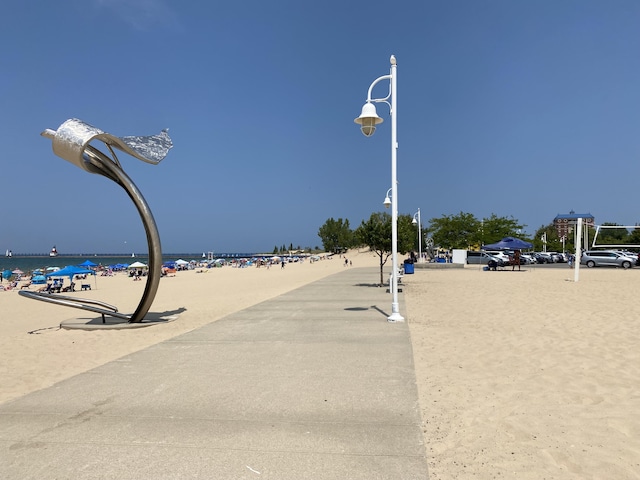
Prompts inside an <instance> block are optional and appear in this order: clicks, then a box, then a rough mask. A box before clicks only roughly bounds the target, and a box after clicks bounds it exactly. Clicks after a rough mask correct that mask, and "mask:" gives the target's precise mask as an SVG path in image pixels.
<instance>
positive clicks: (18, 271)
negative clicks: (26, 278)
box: [11, 268, 24, 275]
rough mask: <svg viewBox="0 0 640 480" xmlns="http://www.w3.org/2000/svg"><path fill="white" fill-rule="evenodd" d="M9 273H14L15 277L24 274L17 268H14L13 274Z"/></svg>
mask: <svg viewBox="0 0 640 480" xmlns="http://www.w3.org/2000/svg"><path fill="white" fill-rule="evenodd" d="M11 273H15V274H16V275H22V274H23V273H24V272H23V271H22V270H20V269H19V268H16V269H15V270H14V271H13V272H11Z"/></svg>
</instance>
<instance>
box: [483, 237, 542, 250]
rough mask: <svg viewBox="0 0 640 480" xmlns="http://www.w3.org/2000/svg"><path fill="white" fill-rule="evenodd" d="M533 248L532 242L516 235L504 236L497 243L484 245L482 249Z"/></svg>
mask: <svg viewBox="0 0 640 480" xmlns="http://www.w3.org/2000/svg"><path fill="white" fill-rule="evenodd" d="M527 248H533V243H529V242H525V241H524V240H520V239H519V238H516V237H504V238H503V239H502V240H500V241H499V242H497V243H492V244H491V245H484V246H483V247H482V250H525V249H527Z"/></svg>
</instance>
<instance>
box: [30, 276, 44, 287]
mask: <svg viewBox="0 0 640 480" xmlns="http://www.w3.org/2000/svg"><path fill="white" fill-rule="evenodd" d="M46 282H47V277H45V276H44V275H36V276H35V277H33V278H31V283H33V284H35V285H42V284H43V283H46Z"/></svg>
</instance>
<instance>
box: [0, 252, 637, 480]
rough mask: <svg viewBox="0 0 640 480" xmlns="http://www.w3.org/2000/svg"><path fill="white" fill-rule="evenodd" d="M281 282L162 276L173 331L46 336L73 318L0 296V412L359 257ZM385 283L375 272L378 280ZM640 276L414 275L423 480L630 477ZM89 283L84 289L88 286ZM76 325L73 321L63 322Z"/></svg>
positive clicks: (134, 285)
mask: <svg viewBox="0 0 640 480" xmlns="http://www.w3.org/2000/svg"><path fill="white" fill-rule="evenodd" d="M347 257H348V258H349V259H350V260H351V261H352V262H353V267H345V266H344V264H343V260H344V259H340V258H337V257H336V258H335V259H334V260H322V261H319V262H315V263H313V264H311V263H308V262H305V263H301V264H290V265H287V266H286V268H285V269H282V270H281V269H280V267H272V268H270V269H266V268H255V267H250V268H244V269H239V268H231V267H224V268H222V269H211V270H205V273H198V270H194V271H186V272H178V273H177V274H176V276H175V277H169V278H163V279H162V280H161V284H160V289H159V291H158V295H157V297H156V300H155V302H154V304H153V307H152V312H155V313H160V312H173V311H178V310H182V309H184V311H182V313H180V315H179V318H178V319H177V320H176V321H173V322H170V323H167V324H163V325H156V326H152V327H146V328H139V329H133V330H113V331H106V330H98V331H79V330H62V329H60V328H59V324H60V322H61V321H64V320H68V319H71V318H78V317H79V316H83V314H84V313H83V312H80V311H77V310H73V309H68V308H64V307H59V306H55V305H51V304H47V303H43V302H37V301H33V300H29V299H26V298H23V297H20V296H19V295H18V294H17V292H16V291H9V292H0V305H1V306H2V312H3V313H2V322H1V323H0V352H1V353H0V355H1V358H2V361H1V362H0V385H1V387H0V402H5V401H8V400H11V399H13V398H17V397H20V396H22V395H24V394H26V393H29V392H32V391H35V390H38V389H41V388H46V387H49V386H51V385H53V384H55V383H56V382H59V381H60V380H63V379H65V378H69V377H71V376H74V375H76V374H78V373H81V372H85V371H87V370H89V369H91V368H94V367H96V366H99V365H102V364H104V363H106V362H109V361H111V360H115V359H117V358H120V357H122V356H124V355H127V354H129V353H132V352H135V351H138V350H140V349H143V348H145V347H148V346H150V345H153V344H156V343H158V342H161V341H163V340H166V339H169V338H172V337H175V336H177V335H179V334H182V333H185V332H187V331H190V330H193V329H195V328H198V327H200V326H202V325H205V324H207V323H209V322H212V321H215V320H217V319H219V318H222V317H224V316H226V315H228V314H229V313H232V312H235V311H238V310H241V309H244V308H247V307H249V306H251V305H254V304H256V303H259V302H261V301H264V300H267V299H269V298H273V297H275V296H278V295H280V294H282V293H285V292H287V291H290V290H293V289H295V288H297V287H299V286H302V285H304V284H307V283H310V282H313V281H315V280H318V279H320V278H323V277H326V276H328V275H331V274H333V273H337V272H340V271H341V270H342V269H344V268H357V267H364V266H367V267H374V266H376V265H377V264H378V258H377V257H376V256H375V255H374V254H371V253H368V252H363V253H357V252H351V253H349V254H348V255H347ZM386 270H387V271H388V266H387V268H386ZM639 280H640V269H633V270H630V271H623V270H618V269H586V268H585V269H581V274H580V281H579V282H577V283H575V282H573V271H572V270H570V269H569V268H555V269H554V268H551V269H549V268H541V267H523V269H522V271H521V272H511V271H499V272H484V271H482V270H481V269H480V268H479V267H478V266H473V267H466V268H461V269H446V270H445V269H420V268H416V270H415V274H414V275H405V277H404V279H403V295H402V296H401V302H403V303H404V305H403V307H404V308H405V310H406V314H407V321H408V325H409V328H410V332H411V337H412V344H413V352H414V359H415V369H416V377H417V384H418V390H419V395H420V408H421V414H422V420H423V430H424V439H425V445H426V450H427V451H426V453H427V458H428V461H429V468H430V471H429V474H430V478H432V479H438V480H444V479H471V478H477V479H488V478H505V479H506V478H518V479H532V480H533V479H536V480H538V479H617V480H619V479H640V473H639V472H640V435H639V434H640V395H638V393H637V385H638V381H639V376H640V374H639V368H640V367H639V363H638V357H639V356H640V353H638V352H640V350H639V349H638V347H637V345H638V340H639V338H638V337H639V333H638V328H637V318H638V317H639V316H640V315H639V314H640V306H638V305H637V304H636V302H634V299H635V293H636V292H635V285H636V282H638V281H639ZM90 282H91V283H92V284H94V280H93V279H91V280H90ZM95 282H96V283H97V288H94V289H92V290H91V291H88V292H78V293H77V294H76V295H78V296H79V297H81V298H95V299H100V300H102V301H106V302H109V303H113V304H115V305H118V306H119V307H120V310H121V311H124V312H127V311H131V310H133V309H134V308H135V306H136V305H137V303H138V301H139V299H140V296H141V294H142V290H143V288H144V282H134V281H132V280H131V279H130V278H129V277H127V276H126V274H117V275H115V276H114V277H100V276H99V277H97V278H96V279H95ZM78 312H80V313H78Z"/></svg>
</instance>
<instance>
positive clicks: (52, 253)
mask: <svg viewBox="0 0 640 480" xmlns="http://www.w3.org/2000/svg"><path fill="white" fill-rule="evenodd" d="M49 256H50V257H57V256H58V250H56V246H55V245H54V246H53V248H52V249H51V251H50V252H49Z"/></svg>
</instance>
